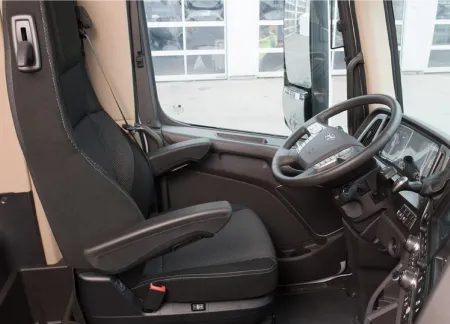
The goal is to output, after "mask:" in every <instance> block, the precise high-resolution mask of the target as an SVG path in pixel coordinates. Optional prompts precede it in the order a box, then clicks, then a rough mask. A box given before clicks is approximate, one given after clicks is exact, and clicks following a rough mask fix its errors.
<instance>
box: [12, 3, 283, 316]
mask: <svg viewBox="0 0 450 324" xmlns="http://www.w3.org/2000/svg"><path fill="white" fill-rule="evenodd" d="M27 6H29V7H30V8H31V9H32V10H33V11H32V12H33V15H35V20H36V24H37V29H38V37H39V40H40V44H41V48H40V50H41V55H42V69H41V70H40V71H39V72H36V73H34V74H31V73H21V72H18V71H16V70H15V69H12V71H11V74H12V78H13V79H14V82H13V83H11V88H10V89H9V91H10V93H12V94H21V95H16V96H14V101H15V105H11V107H17V108H13V109H15V110H14V111H13V114H14V116H15V119H16V129H17V132H18V134H19V139H20V141H21V145H22V148H23V151H24V154H25V157H26V160H27V164H28V167H29V169H30V173H31V175H32V177H33V181H34V183H35V185H36V188H37V192H38V194H39V198H40V199H41V201H42V204H43V207H44V210H45V212H46V216H47V218H48V220H49V223H50V226H51V228H52V231H53V234H54V236H55V238H56V241H57V243H58V245H59V248H60V250H61V252H62V255H63V257H64V261H65V263H66V264H67V265H68V266H69V267H71V268H73V269H75V270H77V271H76V272H77V275H78V280H79V282H80V281H81V280H84V281H83V285H82V284H78V287H79V289H80V291H81V290H82V292H81V293H80V295H83V296H84V297H85V300H81V304H82V306H84V308H85V309H86V312H87V313H88V316H89V317H90V321H89V322H90V323H106V320H105V318H115V319H116V320H117V319H121V318H125V319H124V320H123V322H120V321H119V320H118V321H113V323H127V324H129V323H146V322H147V316H148V313H145V314H143V313H142V310H140V309H138V307H137V306H136V305H128V304H131V303H133V302H134V301H135V298H134V297H133V298H128V297H124V295H123V294H120V296H115V295H114V296H113V294H117V293H118V292H117V289H115V288H114V289H113V290H107V289H109V288H111V286H113V285H115V284H116V281H115V280H118V278H120V279H122V281H123V282H124V283H125V284H126V289H130V290H131V291H132V292H134V293H135V295H137V297H140V298H141V299H143V298H144V297H145V296H146V294H147V291H148V284H149V283H150V282H155V281H157V282H163V283H164V284H165V285H166V287H167V291H168V294H167V298H166V301H167V302H185V303H190V302H197V301H202V302H216V301H224V302H225V303H224V304H226V302H228V301H239V300H243V299H247V300H249V299H252V298H253V299H258V300H256V301H254V302H253V304H251V303H247V308H248V312H250V313H252V312H259V313H261V314H264V313H263V312H262V309H263V308H266V306H268V305H269V304H270V303H271V296H269V294H270V293H271V292H272V291H273V290H274V289H275V287H276V284H277V263H276V256H275V251H274V247H273V245H272V242H271V239H270V236H269V233H268V232H267V230H266V229H265V227H264V225H263V223H262V222H261V220H260V219H259V218H258V216H257V215H256V214H254V213H253V212H252V211H251V210H248V209H245V208H240V209H234V211H233V212H232V214H231V217H230V210H231V207H230V205H229V203H227V202H224V203H225V204H226V205H227V206H228V209H227V215H226V216H227V221H228V222H227V223H224V227H222V226H221V227H219V228H218V229H217V231H215V232H214V233H213V234H214V236H213V235H209V236H208V235H204V236H200V237H206V238H203V239H201V240H199V241H197V242H195V243H191V244H188V245H186V246H183V247H181V248H179V249H178V250H175V251H174V252H170V253H167V251H170V249H167V250H161V251H160V252H161V253H159V254H158V253H155V254H154V255H153V254H152V255H151V257H153V259H150V256H147V255H146V254H145V253H146V251H147V250H146V249H148V250H151V248H154V246H148V245H147V246H146V245H145V244H144V245H142V246H143V247H144V248H143V249H135V250H138V251H139V253H141V251H142V250H144V251H143V253H142V255H144V257H142V258H136V259H133V260H131V261H130V263H127V266H126V267H124V268H119V270H116V269H117V268H108V267H107V266H106V268H107V269H113V270H110V271H107V270H104V269H105V268H102V267H98V264H97V263H95V262H96V259H94V258H90V257H89V256H88V255H89V253H88V252H89V251H92V250H93V247H98V246H100V247H102V244H103V243H104V242H105V241H106V242H111V241H112V242H115V241H114V240H115V239H117V237H120V238H121V239H123V236H120V235H119V234H121V233H123V231H124V230H128V229H130V228H131V229H133V227H134V226H144V225H145V226H147V224H148V222H150V223H151V221H153V220H155V222H156V218H158V217H163V216H158V215H157V213H158V206H157V194H156V186H155V179H154V178H155V176H154V172H153V169H152V166H151V164H150V162H149V160H148V158H147V157H146V155H145V154H144V152H143V151H142V150H141V149H140V148H139V146H138V145H137V144H136V143H135V142H134V141H133V140H132V139H131V138H130V137H129V136H128V135H127V134H126V133H125V132H124V131H123V130H122V129H121V128H120V127H119V126H118V125H117V124H116V122H115V121H114V120H113V119H112V118H111V117H110V116H109V115H108V114H107V113H106V112H105V111H104V110H103V108H102V106H101V105H100V103H99V101H98V99H97V96H96V94H95V92H94V90H93V88H92V85H91V83H90V80H89V78H88V73H87V70H86V66H85V58H84V54H83V50H82V49H83V46H82V42H81V40H80V38H79V31H78V25H77V20H76V15H75V6H74V2H73V1H48V2H41V1H39V2H30V3H29V5H27ZM10 7H11V8H13V7H14V5H13V4H11V5H8V8H10ZM14 10H16V12H12V13H10V15H11V14H14V15H19V14H23V13H22V11H21V8H17V9H14ZM94 26H95V24H94ZM9 46H12V44H11V43H10V44H9ZM111 50H113V49H111ZM10 59H11V58H10ZM12 59H15V58H12ZM24 93H26V96H24V95H23V94H24ZM179 172H182V171H179ZM222 205H223V204H222ZM194 209H195V208H194ZM154 215H156V216H154ZM152 217H155V218H152ZM187 218H188V217H187ZM216 218H219V217H216ZM170 220H171V219H170V218H169V221H167V222H168V223H170ZM188 220H189V218H188ZM192 223H194V225H197V224H196V223H195V222H192ZM142 224H144V225H142ZM188 225H192V224H190V223H189V224H188ZM179 227H182V226H179ZM144 229H148V228H145V227H144ZM177 229H178V227H177ZM142 232H144V233H145V234H144V235H147V232H145V230H143V231H142ZM142 232H139V233H138V234H142ZM193 232H195V231H193ZM198 232H200V234H202V233H204V232H205V231H203V232H202V230H198ZM126 233H127V232H126ZM195 233H196V234H197V232H195ZM134 234H135V233H134ZM158 234H159V233H158ZM208 234H210V233H209V232H208ZM124 236H126V235H124ZM149 236H150V234H149ZM175 236H176V235H175ZM211 236H212V237H211ZM175 239H178V237H175ZM142 241H144V242H147V241H146V240H145V239H142V240H140V241H139V242H140V243H142ZM121 242H122V241H121ZM183 243H185V242H183ZM129 245H132V244H129ZM161 245H162V246H164V244H161ZM125 246H128V245H126V244H125ZM103 247H104V245H103ZM156 247H157V248H159V247H160V246H159V245H158V246H156ZM164 247H165V246H164ZM169 247H170V248H173V246H169ZM94 250H95V248H94ZM86 251H88V252H86ZM113 252H115V251H111V250H110V251H107V253H110V255H114V256H116V254H114V253H113ZM107 253H105V254H107ZM164 253H167V254H164ZM161 254H162V255H161ZM129 255H130V253H128V254H127V253H123V255H121V257H122V258H123V259H126V258H127V257H129ZM118 259H120V257H119V258H116V259H115V260H118ZM93 260H94V261H93ZM97 261H98V260H97ZM127 261H128V260H127ZM83 274H84V275H85V276H84V277H83V279H80V278H81V276H82V275H83ZM86 274H89V275H86ZM95 276H97V277H98V276H103V277H102V280H96V279H95V280H92V281H90V280H91V278H93V277H95ZM97 277H96V278H97ZM79 282H78V283H79ZM108 284H109V286H108ZM105 286H107V287H108V288H105ZM120 287H121V288H123V287H122V286H120ZM104 291H107V293H105V292H104ZM111 291H112V292H111ZM127 292H129V290H127ZM99 299H102V301H99ZM117 300H120V302H118V301H117ZM130 300H131V301H130ZM110 303H111V304H112V303H116V304H115V305H118V304H120V303H123V304H127V303H128V304H127V306H124V307H123V308H121V307H118V308H119V309H120V310H121V311H123V312H122V313H119V310H117V309H112V308H114V306H112V307H110ZM103 305H106V306H105V307H103ZM226 305H227V306H226V307H231V309H234V308H233V307H235V306H233V305H235V304H234V303H228V304H226ZM236 305H239V306H236V307H237V308H239V310H240V311H241V312H242V307H243V306H242V305H241V304H239V302H236ZM184 306H186V305H184ZM184 306H183V307H184ZM186 307H187V308H186V309H187V310H183V311H186V312H190V306H189V307H188V306H186ZM223 307H225V306H223ZM124 314H125V315H124ZM127 316H128V317H127ZM230 316H231V317H233V318H237V317H235V315H234V314H231V315H230ZM258 316H259V315H258ZM131 318H134V319H135V321H134V322H130V321H131ZM255 318H256V317H255ZM96 319H98V322H97V320H96ZM148 321H149V322H150V323H152V321H151V320H150V319H149V320H148ZM201 322H203V321H201ZM157 323H161V322H157ZM164 323H166V322H164Z"/></svg>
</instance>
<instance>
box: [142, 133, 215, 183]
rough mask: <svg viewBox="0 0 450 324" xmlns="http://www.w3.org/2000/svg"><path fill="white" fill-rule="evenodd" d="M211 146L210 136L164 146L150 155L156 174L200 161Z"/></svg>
mask: <svg viewBox="0 0 450 324" xmlns="http://www.w3.org/2000/svg"><path fill="white" fill-rule="evenodd" d="M210 148H211V140H210V139H209V138H198V139H192V140H188V141H183V142H180V143H176V144H172V145H169V146H165V147H162V148H160V149H158V150H156V151H155V152H152V153H151V154H149V155H148V160H149V161H150V164H151V165H152V168H153V172H154V173H155V176H159V175H162V174H164V173H166V172H168V171H171V170H173V169H174V168H178V167H181V166H183V165H186V164H187V163H190V162H199V161H200V160H201V159H203V158H204V157H205V156H206V154H207V153H208V152H209V149H210Z"/></svg>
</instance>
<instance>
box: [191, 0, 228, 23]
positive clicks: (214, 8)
mask: <svg viewBox="0 0 450 324" xmlns="http://www.w3.org/2000/svg"><path fill="white" fill-rule="evenodd" d="M184 13H185V18H186V21H222V20H223V19H224V5H223V0H209V1H208V0H185V1H184Z"/></svg>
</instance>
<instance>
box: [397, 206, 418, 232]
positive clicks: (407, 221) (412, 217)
mask: <svg viewBox="0 0 450 324" xmlns="http://www.w3.org/2000/svg"><path fill="white" fill-rule="evenodd" d="M396 216H397V219H398V220H399V221H400V222H401V223H402V224H403V225H404V226H405V227H406V228H407V229H409V230H411V228H412V227H413V226H414V224H415V223H416V220H417V215H416V214H414V213H413V212H412V211H411V209H409V208H408V207H407V206H406V205H403V206H402V207H401V208H400V209H399V210H397V215H396Z"/></svg>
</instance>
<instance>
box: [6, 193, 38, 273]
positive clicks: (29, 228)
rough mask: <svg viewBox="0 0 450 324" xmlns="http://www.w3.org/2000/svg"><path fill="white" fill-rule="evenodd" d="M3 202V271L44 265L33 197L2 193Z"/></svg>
mask: <svg viewBox="0 0 450 324" xmlns="http://www.w3.org/2000/svg"><path fill="white" fill-rule="evenodd" d="M0 201H1V202H0V253H4V254H5V255H4V257H5V259H6V264H4V265H1V266H0V267H5V268H6V269H10V271H16V270H19V269H20V268H23V267H32V266H41V265H45V264H46V262H45V256H44V249H43V247H42V241H41V235H40V232H39V227H38V223H37V219H36V212H35V209H34V201H33V195H32V193H31V192H23V193H2V194H0Z"/></svg>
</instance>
